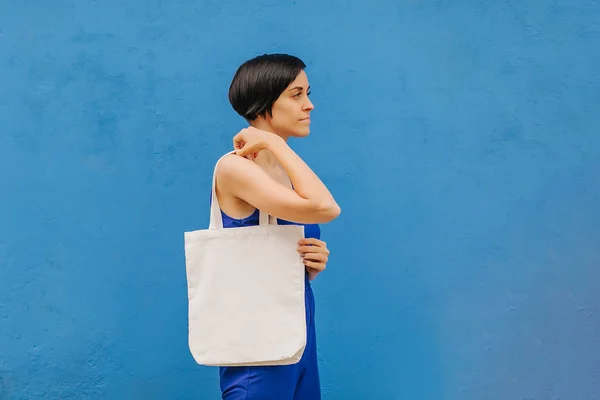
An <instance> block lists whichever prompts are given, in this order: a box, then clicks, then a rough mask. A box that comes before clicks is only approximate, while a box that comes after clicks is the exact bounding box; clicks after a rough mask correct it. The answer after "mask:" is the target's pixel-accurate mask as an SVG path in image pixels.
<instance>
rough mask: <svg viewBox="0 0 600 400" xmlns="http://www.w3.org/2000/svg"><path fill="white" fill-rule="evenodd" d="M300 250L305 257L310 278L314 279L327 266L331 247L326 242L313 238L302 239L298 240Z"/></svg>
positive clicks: (304, 260)
mask: <svg viewBox="0 0 600 400" xmlns="http://www.w3.org/2000/svg"><path fill="white" fill-rule="evenodd" d="M298 252H299V253H300V256H301V257H302V258H303V262H304V265H305V266H306V270H307V271H308V275H309V279H310V280H313V279H314V278H315V277H316V276H317V275H318V274H319V273H320V272H323V270H324V269H325V268H326V267H327V261H328V260H329V249H327V244H326V243H325V242H323V241H321V240H319V239H313V238H309V239H301V240H300V241H299V242H298Z"/></svg>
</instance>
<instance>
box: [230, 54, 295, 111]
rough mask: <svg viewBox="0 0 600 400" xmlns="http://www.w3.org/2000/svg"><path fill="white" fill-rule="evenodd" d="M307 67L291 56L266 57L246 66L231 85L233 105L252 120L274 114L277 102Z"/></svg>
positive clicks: (258, 58) (236, 74)
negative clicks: (274, 105) (274, 104)
mask: <svg viewBox="0 0 600 400" xmlns="http://www.w3.org/2000/svg"><path fill="white" fill-rule="evenodd" d="M304 68H306V64H304V62H303V61H302V60H301V59H299V58H298V57H295V56H290V55H288V54H264V55H262V56H258V57H255V58H253V59H251V60H248V61H246V62H245V63H243V64H242V65H241V66H240V67H239V68H238V70H237V72H236V73H235V75H234V77H233V80H232V81H231V85H230V86H229V102H230V103H231V105H232V106H233V109H234V110H235V111H236V112H237V113H238V114H240V115H241V116H242V117H244V118H245V119H246V120H248V121H252V120H254V119H256V118H257V117H258V116H261V117H265V116H266V115H267V114H269V115H270V116H271V115H272V114H271V112H272V110H273V103H274V102H275V100H277V99H278V98H279V96H280V95H281V93H283V91H284V90H285V89H286V88H287V87H288V86H289V85H290V83H292V82H293V81H294V79H296V77H297V76H298V74H299V73H300V72H301V71H302V70H303V69H304Z"/></svg>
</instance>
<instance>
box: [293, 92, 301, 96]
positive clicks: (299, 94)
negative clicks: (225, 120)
mask: <svg viewBox="0 0 600 400" xmlns="http://www.w3.org/2000/svg"><path fill="white" fill-rule="evenodd" d="M300 96H302V92H298V93H296V94H295V95H294V97H300Z"/></svg>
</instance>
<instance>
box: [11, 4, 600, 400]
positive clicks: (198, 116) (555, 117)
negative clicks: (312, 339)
mask: <svg viewBox="0 0 600 400" xmlns="http://www.w3.org/2000/svg"><path fill="white" fill-rule="evenodd" d="M367 4H370V5H367ZM599 20H600V3H598V2H597V1H589V0H588V1H584V0H581V1H573V0H556V1H530V2H515V1H495V2H489V1H488V2H481V1H475V0H462V1H453V2H446V1H431V0H429V1H427V0H426V1H407V2H399V1H395V2H394V1H389V0H379V1H375V2H370V3H365V2H345V1H344V2H342V1H336V2H326V3H322V2H317V1H315V0H312V1H304V0H303V1H285V2H282V1H265V0H263V1H259V2H244V1H226V2H223V1H201V0H196V1H173V2H166V1H158V0H147V1H139V0H138V1H127V2H118V1H98V2H96V1H67V0H63V1H55V2H46V1H29V2H17V1H16V0H3V1H2V2H1V3H0V82H1V84H0V187H1V188H2V194H1V195H0V399H2V400H5V399H6V400H25V399H110V400H117V399H119V400H120V399H148V400H151V399H157V400H158V399H160V400H163V399H214V398H218V380H217V372H216V370H214V369H212V368H205V367H200V366H197V365H195V363H194V361H193V359H192V357H191V355H190V354H189V351H188V348H187V336H186V335H187V320H186V317H187V314H186V313H187V302H186V301H187V292H186V280H185V265H184V256H183V232H184V231H186V230H192V229H199V228H203V227H205V226H206V225H207V223H208V208H207V200H208V197H207V191H208V190H209V185H210V172H211V169H212V167H213V163H214V162H215V160H216V158H217V157H218V156H220V155H221V154H222V153H224V152H225V151H227V150H228V149H229V147H230V145H231V137H232V135H233V134H234V133H236V132H237V131H238V130H239V129H240V128H241V127H242V126H243V123H242V122H243V121H242V120H241V119H240V118H239V117H237V116H236V115H235V114H234V113H233V111H232V110H231V108H230V106H229V104H228V101H227V87H228V85H229V81H230V79H231V77H232V75H233V73H234V71H235V68H236V67H237V65H239V63H241V62H242V61H244V60H245V59H247V58H250V57H252V56H254V55H257V54H260V53H263V52H276V51H281V52H289V53H292V54H296V55H298V56H300V57H302V58H303V59H304V60H305V61H306V62H307V64H308V70H307V72H308V75H309V78H310V80H311V84H312V86H313V93H314V94H313V99H314V101H315V103H316V110H315V113H314V119H313V134H312V136H311V137H310V138H309V139H307V140H304V141H294V142H293V143H292V144H293V146H294V147H295V148H296V149H297V151H298V152H299V153H300V154H301V155H302V156H304V157H305V159H306V160H307V161H308V162H309V164H310V165H311V166H312V167H314V169H315V170H316V171H317V172H318V173H319V174H320V175H321V176H322V177H323V179H324V180H325V181H326V183H327V184H329V185H330V186H331V188H332V191H333V192H334V194H335V195H336V197H337V198H338V199H339V202H340V204H341V206H342V209H343V213H342V216H341V217H340V219H338V220H336V221H335V222H333V223H331V224H329V225H326V226H324V227H323V235H324V239H325V240H326V241H327V242H328V244H329V246H330V248H331V251H332V258H331V262H330V265H329V268H328V271H327V272H326V273H325V274H323V275H322V276H321V277H320V278H319V279H318V280H317V281H316V282H315V284H314V286H315V291H316V295H317V307H318V310H317V324H318V340H319V346H320V363H321V364H320V365H321V374H322V384H323V391H324V394H325V396H324V397H325V398H326V399H344V400H352V399H359V400H360V399H365V400H367V399H420V400H429V399H431V400H437V399H445V400H481V399H486V400H496V399H497V400H509V399H510V400H512V399H519V400H521V399H529V400H543V399H552V400H557V399H561V400H567V399H569V400H593V399H598V398H600V350H599V349H598V338H599V337H600V320H599V318H600V313H599V309H598V307H599V306H600V294H598V289H597V287H598V283H599V282H600V268H598V267H599V266H600V250H599V247H600V246H599V242H600V136H599V133H600V132H599V128H598V127H599V123H600V95H599V94H600V75H599V73H598V71H600V52H599V51H598V48H599V46H598V43H600V27H599V25H598V21H599Z"/></svg>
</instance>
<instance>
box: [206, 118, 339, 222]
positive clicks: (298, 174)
mask: <svg viewBox="0 0 600 400" xmlns="http://www.w3.org/2000/svg"><path fill="white" fill-rule="evenodd" d="M244 131H249V132H246V134H245V135H244V136H243V138H242V139H240V138H239V137H238V136H239V135H238V136H236V138H238V140H241V141H242V142H243V144H244V145H243V146H241V145H238V144H236V148H238V152H237V153H238V155H230V156H227V157H225V158H224V159H223V160H222V161H221V162H220V163H219V166H218V167H217V182H218V185H219V188H220V190H221V191H226V192H227V193H229V194H231V195H233V196H235V197H238V198H240V199H242V200H244V201H245V202H247V203H248V204H251V205H252V206H254V207H256V208H258V209H260V210H262V211H264V212H266V213H268V214H270V215H273V216H275V217H277V218H281V219H286V220H288V221H294V222H298V223H305V224H308V223H326V222H329V221H331V220H333V219H335V218H336V217H337V216H338V215H339V214H340V211H341V210H340V207H339V206H338V204H337V203H336V202H335V200H334V199H333V196H332V195H331V193H330V192H329V190H328V189H327V187H326V186H325V185H324V184H323V182H321V180H320V179H319V178H318V177H317V175H316V174H315V173H314V172H313V171H312V170H311V169H310V168H309V167H308V165H306V163H305V162H304V161H303V160H302V159H301V158H300V157H298V155H297V154H296V153H295V152H294V151H293V150H292V149H291V148H290V147H289V146H288V145H287V144H286V143H285V141H284V140H283V139H281V138H280V137H278V136H276V135H274V134H270V133H267V132H264V131H260V130H257V129H254V128H248V130H244ZM244 131H242V132H244ZM234 141H235V140H234ZM260 149H267V150H269V151H270V152H271V153H273V155H274V156H275V157H276V158H277V160H278V161H279V163H280V164H281V166H282V167H283V169H284V170H285V171H286V173H287V174H288V176H289V177H290V180H291V181H292V184H293V185H294V190H292V189H289V188H287V187H285V186H283V185H281V184H280V183H278V182H276V181H275V180H274V179H273V178H271V177H270V176H269V175H268V174H267V173H266V172H265V171H263V170H262V168H260V166H258V165H257V164H255V163H254V162H252V161H250V160H248V159H246V158H244V157H240V156H244V155H245V154H249V153H251V152H253V151H257V150H260Z"/></svg>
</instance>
